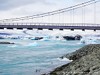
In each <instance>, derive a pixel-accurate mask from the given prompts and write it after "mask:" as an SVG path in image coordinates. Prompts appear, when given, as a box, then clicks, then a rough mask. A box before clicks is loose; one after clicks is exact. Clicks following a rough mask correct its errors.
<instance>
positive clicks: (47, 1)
mask: <svg viewBox="0 0 100 75" xmlns="http://www.w3.org/2000/svg"><path fill="white" fill-rule="evenodd" d="M84 1H88V0H0V19H4V18H12V17H22V16H30V15H34V14H39V13H43V12H48V11H54V10H57V9H62V8H66V7H69V6H72V5H75V4H77V3H81V2H84Z"/></svg>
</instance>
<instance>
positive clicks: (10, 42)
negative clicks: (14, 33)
mask: <svg viewBox="0 0 100 75" xmlns="http://www.w3.org/2000/svg"><path fill="white" fill-rule="evenodd" d="M0 44H14V43H11V42H0Z"/></svg>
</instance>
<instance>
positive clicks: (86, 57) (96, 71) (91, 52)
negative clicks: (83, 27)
mask: <svg viewBox="0 0 100 75" xmlns="http://www.w3.org/2000/svg"><path fill="white" fill-rule="evenodd" d="M64 57H67V58H69V59H71V60H73V61H72V62H71V63H68V64H66V65H63V66H61V67H58V68H56V69H55V70H54V71H52V72H51V73H49V75H100V44H94V45H92V44H91V45H87V46H85V47H83V48H81V49H79V50H77V51H75V52H73V53H71V54H67V55H65V56H64Z"/></svg>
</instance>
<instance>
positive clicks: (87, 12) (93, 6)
mask: <svg viewBox="0 0 100 75" xmlns="http://www.w3.org/2000/svg"><path fill="white" fill-rule="evenodd" d="M99 2H100V1H99V0H90V1H87V2H83V3H80V4H77V5H74V6H70V7H67V8H63V9H59V10H55V11H52V12H47V13H42V14H36V15H32V16H25V17H19V18H10V19H3V20H0V29H4V28H7V29H14V28H16V29H24V28H26V29H29V30H33V29H39V30H43V29H49V30H53V29H59V30H63V29H71V30H74V29H79V30H83V31H84V30H94V31H96V30H100V24H99V11H98V10H99V8H98V7H99V5H100V4H99ZM80 15H81V16H80Z"/></svg>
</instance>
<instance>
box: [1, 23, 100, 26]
mask: <svg viewBox="0 0 100 75" xmlns="http://www.w3.org/2000/svg"><path fill="white" fill-rule="evenodd" d="M0 25H38V26H39V25H40V26H100V24H93V23H0Z"/></svg>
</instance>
